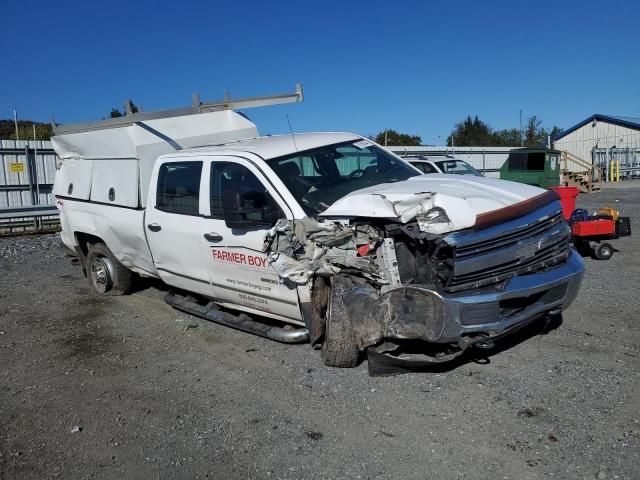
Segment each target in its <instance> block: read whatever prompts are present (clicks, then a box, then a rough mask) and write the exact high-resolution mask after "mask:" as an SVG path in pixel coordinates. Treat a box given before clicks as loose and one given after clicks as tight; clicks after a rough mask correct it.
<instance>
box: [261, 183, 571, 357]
mask: <svg viewBox="0 0 640 480" xmlns="http://www.w3.org/2000/svg"><path fill="white" fill-rule="evenodd" d="M420 196H421V198H420V199H419V200H418V201H414V202H413V203H412V204H408V203H406V204H404V205H399V204H398V203H395V204H393V207H394V209H395V210H394V213H395V215H394V216H392V215H390V214H389V215H388V216H387V217H385V218H380V217H364V218H363V217H357V218H350V219H339V218H335V217H332V218H331V219H325V220H324V221H318V220H314V219H311V218H304V219H301V220H293V221H290V220H280V221H279V222H278V223H277V224H276V226H275V227H274V228H273V229H272V230H271V231H270V232H269V234H268V235H267V237H266V240H265V244H264V251H265V252H267V253H268V256H269V261H270V263H271V265H272V266H273V268H274V269H275V270H276V271H277V272H278V274H279V275H280V276H281V277H282V278H284V279H287V280H289V281H291V282H293V283H295V284H298V285H304V286H308V287H309V288H312V289H313V288H316V289H317V288H318V287H317V286H318V285H321V288H323V289H326V286H327V285H329V284H331V286H332V288H333V296H329V297H328V296H327V295H325V294H319V295H312V299H313V301H314V302H315V303H322V302H329V303H330V302H331V298H336V297H335V296H336V295H338V297H339V298H340V299H341V300H340V301H341V303H342V304H343V306H344V308H343V309H341V312H346V315H347V316H348V319H346V320H345V321H348V322H349V324H350V328H351V333H350V335H351V336H352V341H353V342H354V343H355V345H356V347H357V349H358V350H360V351H363V350H365V349H367V348H370V347H374V346H380V345H381V344H383V343H384V342H387V341H392V342H398V341H404V340H422V341H425V342H429V343H431V344H440V345H444V346H446V347H447V349H448V350H446V349H445V350H446V351H449V352H451V349H452V348H453V349H454V350H456V351H458V352H461V351H464V350H465V349H466V348H467V347H468V346H470V345H472V344H475V343H478V342H484V345H487V344H488V343H487V342H488V341H489V340H490V339H491V338H494V337H497V336H500V335H504V334H505V333H508V332H509V331H511V330H514V329H516V328H519V327H521V326H522V325H524V324H526V323H528V322H529V321H532V320H535V319H536V318H539V317H541V316H543V315H545V314H547V313H549V312H554V311H558V312H559V311H561V310H563V309H564V308H566V307H567V306H568V305H569V304H570V303H571V302H572V301H573V299H574V298H575V296H576V294H577V291H578V288H579V285H580V282H581V278H582V273H583V267H582V263H581V260H580V258H579V257H578V256H577V255H576V254H575V252H573V251H572V250H571V249H570V246H569V236H570V231H569V228H568V226H567V224H566V222H565V221H564V219H563V217H562V213H561V206H560V204H559V202H557V201H556V199H555V197H554V196H552V195H549V194H543V195H540V196H539V197H540V198H537V199H533V201H527V202H526V205H522V204H516V205H513V206H511V207H508V208H505V209H503V210H502V211H501V212H500V213H499V214H496V212H491V213H490V214H487V215H484V216H483V215H478V216H477V217H476V215H475V214H474V215H473V223H472V224H471V225H469V219H468V218H467V217H468V212H460V211H459V210H458V209H456V205H454V206H453V209H450V208H446V209H445V208H444V207H443V206H442V205H441V204H440V205H439V204H438V198H437V196H435V195H431V194H420ZM334 207H335V205H334V206H332V207H331V208H334ZM371 208H372V211H376V210H377V211H380V208H381V206H376V205H372V206H371ZM334 211H337V210H334ZM390 217H391V218H390ZM461 225H464V226H463V227H461ZM319 279H320V281H319ZM314 309H315V311H316V312H323V313H324V312H329V313H328V314H329V315H330V312H331V308H330V306H327V305H320V304H318V305H314ZM325 316H326V315H325ZM321 317H322V315H314V316H313V318H312V319H310V320H309V321H310V322H316V323H317V322H323V321H325V319H323V318H321ZM311 327H314V328H310V331H312V332H316V335H315V336H314V338H312V342H315V343H318V342H320V341H322V338H321V337H322V333H323V332H324V329H323V328H322V326H318V325H315V326H314V325H311Z"/></svg>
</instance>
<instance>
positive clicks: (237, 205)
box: [222, 191, 283, 230]
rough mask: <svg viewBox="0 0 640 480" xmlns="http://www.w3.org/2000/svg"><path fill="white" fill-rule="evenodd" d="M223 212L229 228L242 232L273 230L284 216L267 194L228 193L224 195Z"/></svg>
mask: <svg viewBox="0 0 640 480" xmlns="http://www.w3.org/2000/svg"><path fill="white" fill-rule="evenodd" d="M222 211H223V214H224V223H225V225H226V226H227V227H229V228H238V229H242V230H250V229H258V228H271V227H272V226H273V225H275V223H276V221H278V219H279V218H280V217H282V216H283V214H282V211H281V210H280V207H279V206H278V205H277V204H276V203H275V201H274V200H273V198H271V196H270V195H268V194H267V193H265V192H242V191H240V192H238V191H235V192H234V191H226V192H224V193H223V195H222Z"/></svg>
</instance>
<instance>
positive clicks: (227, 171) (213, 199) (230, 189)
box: [210, 162, 284, 220]
mask: <svg viewBox="0 0 640 480" xmlns="http://www.w3.org/2000/svg"><path fill="white" fill-rule="evenodd" d="M210 181H211V186H210V203H211V218H215V219H218V220H223V219H224V212H223V209H222V202H223V200H222V199H223V198H224V197H225V195H226V196H229V195H240V196H241V197H242V199H243V203H244V204H246V205H243V206H244V207H247V208H262V207H266V206H268V205H277V203H276V202H275V200H273V198H272V197H271V195H270V194H269V192H268V190H267V189H266V187H265V186H264V185H263V184H262V182H261V181H260V180H259V179H258V177H256V176H255V175H254V174H253V172H251V170H249V169H248V168H247V167H245V166H244V165H240V164H238V163H233V162H213V163H212V164H211V180H210ZM282 216H284V214H283V215H282Z"/></svg>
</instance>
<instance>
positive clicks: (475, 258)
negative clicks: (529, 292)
mask: <svg viewBox="0 0 640 480" xmlns="http://www.w3.org/2000/svg"><path fill="white" fill-rule="evenodd" d="M445 240H446V241H447V242H448V243H450V244H451V245H452V246H453V249H452V252H453V253H452V257H451V258H450V260H449V262H448V264H449V267H450V269H451V270H450V271H451V274H450V275H449V277H448V279H447V281H446V282H445V285H444V286H445V289H446V290H447V291H450V292H455V291H460V290H466V289H469V288H478V287H482V286H486V285H491V284H496V283H499V282H501V281H503V280H506V279H508V278H511V277H513V276H515V275H523V274H527V273H531V272H535V271H539V270H543V269H545V268H549V267H552V266H554V265H557V264H560V263H562V262H564V261H565V260H566V259H567V257H568V256H569V251H570V250H569V248H570V247H569V240H570V229H569V227H568V225H567V223H566V222H565V220H564V218H563V216H562V211H561V207H560V204H559V202H553V203H551V204H550V205H547V206H545V207H543V208H541V209H539V210H537V211H535V212H533V213H531V214H528V215H526V216H524V217H522V218H519V219H515V220H511V221H509V222H505V223H503V224H500V225H496V226H494V227H490V228H487V229H485V230H480V231H473V232H458V233H455V234H452V235H451V236H449V237H447V238H446V239H445Z"/></svg>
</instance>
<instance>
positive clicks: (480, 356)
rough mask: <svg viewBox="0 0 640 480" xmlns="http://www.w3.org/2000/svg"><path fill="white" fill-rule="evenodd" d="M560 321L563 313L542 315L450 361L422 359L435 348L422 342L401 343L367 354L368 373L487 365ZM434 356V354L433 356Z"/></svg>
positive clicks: (433, 352) (383, 374)
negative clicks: (384, 352)
mask: <svg viewBox="0 0 640 480" xmlns="http://www.w3.org/2000/svg"><path fill="white" fill-rule="evenodd" d="M561 325H562V314H557V315H549V316H546V317H543V318H541V319H539V320H537V321H535V322H532V323H531V324H530V325H527V326H526V327H524V328H522V329H520V330H518V331H517V332H514V333H513V334H511V335H508V336H507V337H505V338H503V339H501V340H497V341H496V342H495V346H494V347H493V348H491V349H487V350H485V349H480V348H473V347H471V348H468V349H467V350H466V351H464V352H463V353H462V354H461V355H460V356H458V357H456V358H454V359H452V360H449V361H443V362H438V361H425V360H420V359H419V358H420V357H421V358H422V359H424V358H425V354H427V355H429V354H436V353H437V352H436V351H429V350H427V351H425V344H424V342H408V343H404V344H403V345H402V346H400V348H398V349H397V350H395V351H394V352H393V355H384V356H383V355H380V354H375V355H372V354H371V353H370V354H369V355H368V357H369V358H368V368H369V374H370V375H371V376H391V375H401V374H404V373H446V372H450V371H452V370H455V369H456V368H459V367H461V366H463V365H466V364H469V363H476V364H479V365H488V364H489V363H491V357H493V356H494V355H498V354H500V353H502V352H504V351H505V350H509V349H510V348H513V347H515V346H517V345H519V344H520V343H522V342H524V341H526V340H529V339H530V338H532V337H535V336H537V335H546V334H548V333H550V332H552V331H553V330H555V329H557V328H559V327H560V326H561ZM434 358H437V357H434Z"/></svg>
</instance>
